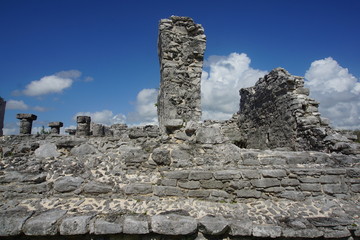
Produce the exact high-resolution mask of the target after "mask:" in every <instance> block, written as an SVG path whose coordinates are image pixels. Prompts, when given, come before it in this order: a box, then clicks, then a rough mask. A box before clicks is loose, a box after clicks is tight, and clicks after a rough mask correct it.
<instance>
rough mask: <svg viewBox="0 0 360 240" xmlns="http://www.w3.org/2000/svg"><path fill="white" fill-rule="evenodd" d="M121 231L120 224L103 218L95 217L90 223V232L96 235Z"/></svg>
mask: <svg viewBox="0 0 360 240" xmlns="http://www.w3.org/2000/svg"><path fill="white" fill-rule="evenodd" d="M121 232H122V225H121V224H119V223H116V222H109V221H106V220H104V219H96V220H95V222H94V223H93V224H92V225H90V233H93V234H96V235H107V234H118V233H121Z"/></svg>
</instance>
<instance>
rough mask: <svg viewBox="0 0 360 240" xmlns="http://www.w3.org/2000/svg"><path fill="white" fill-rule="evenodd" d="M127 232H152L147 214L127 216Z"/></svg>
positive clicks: (124, 228)
mask: <svg viewBox="0 0 360 240" xmlns="http://www.w3.org/2000/svg"><path fill="white" fill-rule="evenodd" d="M123 232H124V233H125V234H147V233H149V232H150V229H149V223H148V220H147V218H146V217H145V216H125V218H124V222H123Z"/></svg>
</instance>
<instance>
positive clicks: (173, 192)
mask: <svg viewBox="0 0 360 240" xmlns="http://www.w3.org/2000/svg"><path fill="white" fill-rule="evenodd" d="M154 195H155V196H159V197H163V196H183V195H184V193H183V191H182V190H181V189H180V188H177V187H168V186H154Z"/></svg>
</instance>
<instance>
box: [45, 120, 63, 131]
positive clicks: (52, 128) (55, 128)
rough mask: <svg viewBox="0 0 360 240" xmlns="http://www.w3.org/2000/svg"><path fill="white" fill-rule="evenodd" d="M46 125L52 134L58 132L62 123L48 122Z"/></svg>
mask: <svg viewBox="0 0 360 240" xmlns="http://www.w3.org/2000/svg"><path fill="white" fill-rule="evenodd" d="M48 126H49V127H50V132H51V133H52V134H59V133H60V128H61V127H62V126H64V124H63V123H62V122H49V124H48Z"/></svg>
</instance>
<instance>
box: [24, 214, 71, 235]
mask: <svg viewBox="0 0 360 240" xmlns="http://www.w3.org/2000/svg"><path fill="white" fill-rule="evenodd" d="M65 214H66V211H65V210H58V209H54V210H49V211H46V212H43V213H40V214H39V215H36V216H33V217H31V218H30V219H29V220H27V221H26V222H25V224H24V226H23V232H24V233H25V235H29V236H52V235H56V234H57V233H58V225H57V224H56V223H57V222H58V221H59V219H61V218H62V217H63V216H64V215H65Z"/></svg>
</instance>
